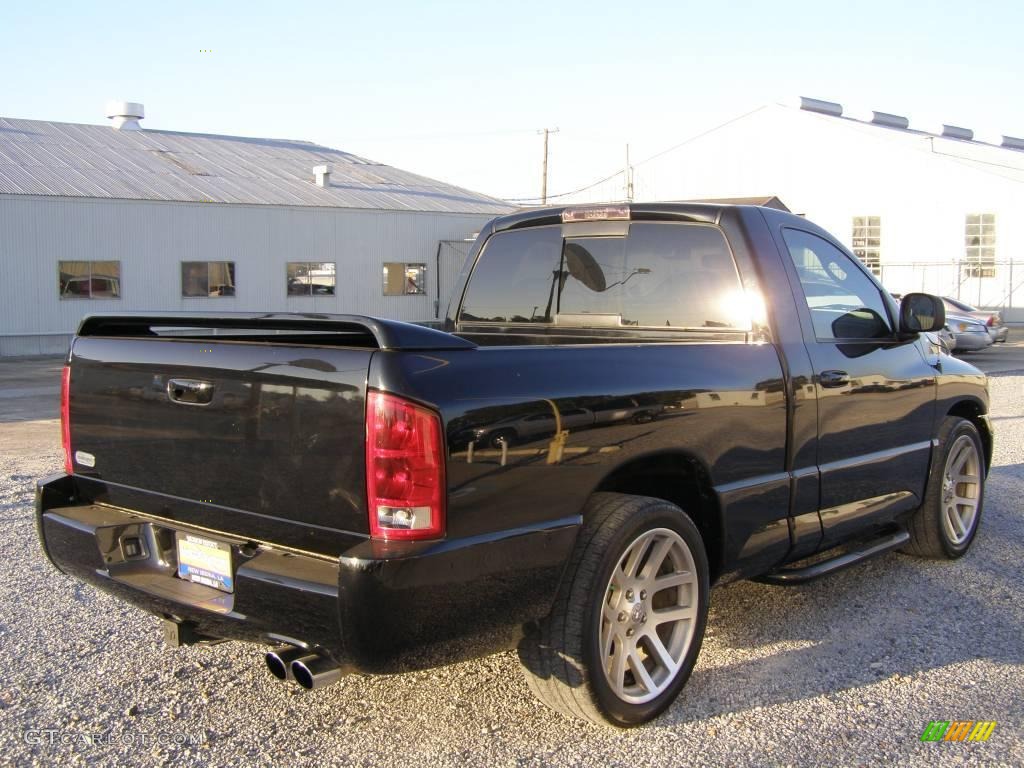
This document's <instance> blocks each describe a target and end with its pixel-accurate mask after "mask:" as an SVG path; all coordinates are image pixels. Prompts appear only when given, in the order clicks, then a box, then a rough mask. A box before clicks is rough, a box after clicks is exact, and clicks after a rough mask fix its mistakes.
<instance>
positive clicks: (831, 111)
mask: <svg viewBox="0 0 1024 768" xmlns="http://www.w3.org/2000/svg"><path fill="white" fill-rule="evenodd" d="M800 109H805V110H807V111H808V112H821V113H822V114H823V115H832V116H833V117H842V116H843V105H842V104H836V103H835V102H834V101H822V100H821V99H810V98H808V97H807V96H801V97H800Z"/></svg>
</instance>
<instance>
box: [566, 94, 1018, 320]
mask: <svg viewBox="0 0 1024 768" xmlns="http://www.w3.org/2000/svg"><path fill="white" fill-rule="evenodd" d="M929 128H930V126H918V125H915V124H913V123H912V122H911V121H910V120H908V119H907V118H905V117H902V116H899V115H892V114H888V113H883V112H874V113H871V114H867V115H865V116H864V118H863V119H857V118H854V117H851V116H850V115H849V114H848V113H845V112H844V110H843V108H842V106H840V105H839V104H835V103H831V102H825V101H820V100H817V99H808V98H804V99H800V101H799V103H798V104H794V105H793V106H783V105H777V104H772V105H768V106H764V107H761V108H759V109H756V110H753V111H752V112H749V113H747V114H745V115H742V116H739V117H737V118H736V119H734V120H731V121H730V122H728V123H726V124H725V125H722V126H720V127H718V128H716V129H714V130H712V131H709V132H707V133H704V134H702V135H700V136H697V137H694V138H692V139H689V140H686V141H684V142H682V143H681V144H679V145H678V146H676V147H674V148H672V149H670V150H668V151H666V152H662V153H660V154H659V155H657V156H655V157H653V158H651V159H649V160H647V161H644V162H641V163H639V164H637V165H636V166H634V168H633V172H632V187H633V190H634V197H635V198H636V199H645V200H689V199H705V198H738V197H749V196H751V195H762V196H767V195H775V196H776V197H778V198H779V199H781V200H782V201H783V202H784V203H785V204H786V206H788V207H789V208H790V209H791V210H792V211H793V212H794V213H800V214H804V215H806V216H807V217H808V218H810V219H812V220H813V221H815V222H816V223H818V224H820V225H821V226H823V227H825V228H826V229H828V230H829V231H831V232H832V233H833V234H834V235H835V236H836V237H838V238H840V239H841V240H842V241H843V242H845V243H846V244H847V245H848V246H850V247H851V248H853V250H854V251H855V252H856V253H857V254H858V255H859V256H860V257H861V258H862V260H864V261H865V262H866V263H868V264H869V265H870V266H871V267H872V268H873V269H874V270H875V271H876V273H878V274H880V275H881V277H882V280H883V282H884V283H885V285H886V287H888V288H889V289H890V290H892V291H894V292H900V293H902V292H908V291H920V290H925V291H929V292H932V293H939V294H942V295H946V296H953V297H954V298H956V297H959V298H961V299H962V300H963V301H965V302H967V303H970V304H974V305H981V306H985V307H990V308H1001V309H1002V310H1003V312H1004V315H1005V316H1006V317H1007V319H1010V320H1018V321H1024V139H1019V138H1014V137H1012V136H996V137H993V138H992V140H990V141H982V140H979V137H976V136H975V134H974V132H973V131H972V130H970V129H968V128H961V127H958V126H953V125H943V126H935V128H934V130H929ZM625 175H626V174H625V172H624V173H623V174H620V176H618V177H616V178H614V179H612V180H610V181H608V182H607V183H604V184H602V185H599V186H597V187H594V188H592V189H590V190H588V192H587V193H586V194H585V195H581V196H577V197H574V198H573V199H574V200H587V201H599V200H621V199H623V197H624V189H626V188H628V182H627V180H625V179H624V178H623V177H624V176H625Z"/></svg>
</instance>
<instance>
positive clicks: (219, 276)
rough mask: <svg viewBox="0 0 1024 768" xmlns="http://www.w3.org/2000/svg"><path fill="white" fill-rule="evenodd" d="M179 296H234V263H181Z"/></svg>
mask: <svg viewBox="0 0 1024 768" xmlns="http://www.w3.org/2000/svg"><path fill="white" fill-rule="evenodd" d="M181 295H182V296H184V297H186V298H187V297H195V296H203V297H211V296H234V295H235V262H233V261H183V262H181Z"/></svg>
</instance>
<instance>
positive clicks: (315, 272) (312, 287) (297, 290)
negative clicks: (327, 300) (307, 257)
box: [287, 261, 335, 296]
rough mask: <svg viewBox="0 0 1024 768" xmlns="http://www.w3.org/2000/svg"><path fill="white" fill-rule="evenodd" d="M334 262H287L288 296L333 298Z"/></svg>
mask: <svg viewBox="0 0 1024 768" xmlns="http://www.w3.org/2000/svg"><path fill="white" fill-rule="evenodd" d="M334 273H335V264H334V262H327V261H289V262H288V265H287V275H288V295H289V296H333V295H334V284H335V283H334Z"/></svg>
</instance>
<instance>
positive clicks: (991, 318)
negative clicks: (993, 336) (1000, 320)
mask: <svg viewBox="0 0 1024 768" xmlns="http://www.w3.org/2000/svg"><path fill="white" fill-rule="evenodd" d="M995 324H996V316H995V315H989V316H988V322H987V323H986V325H987V326H988V327H989V328H991V327H992V326H993V325H995Z"/></svg>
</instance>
